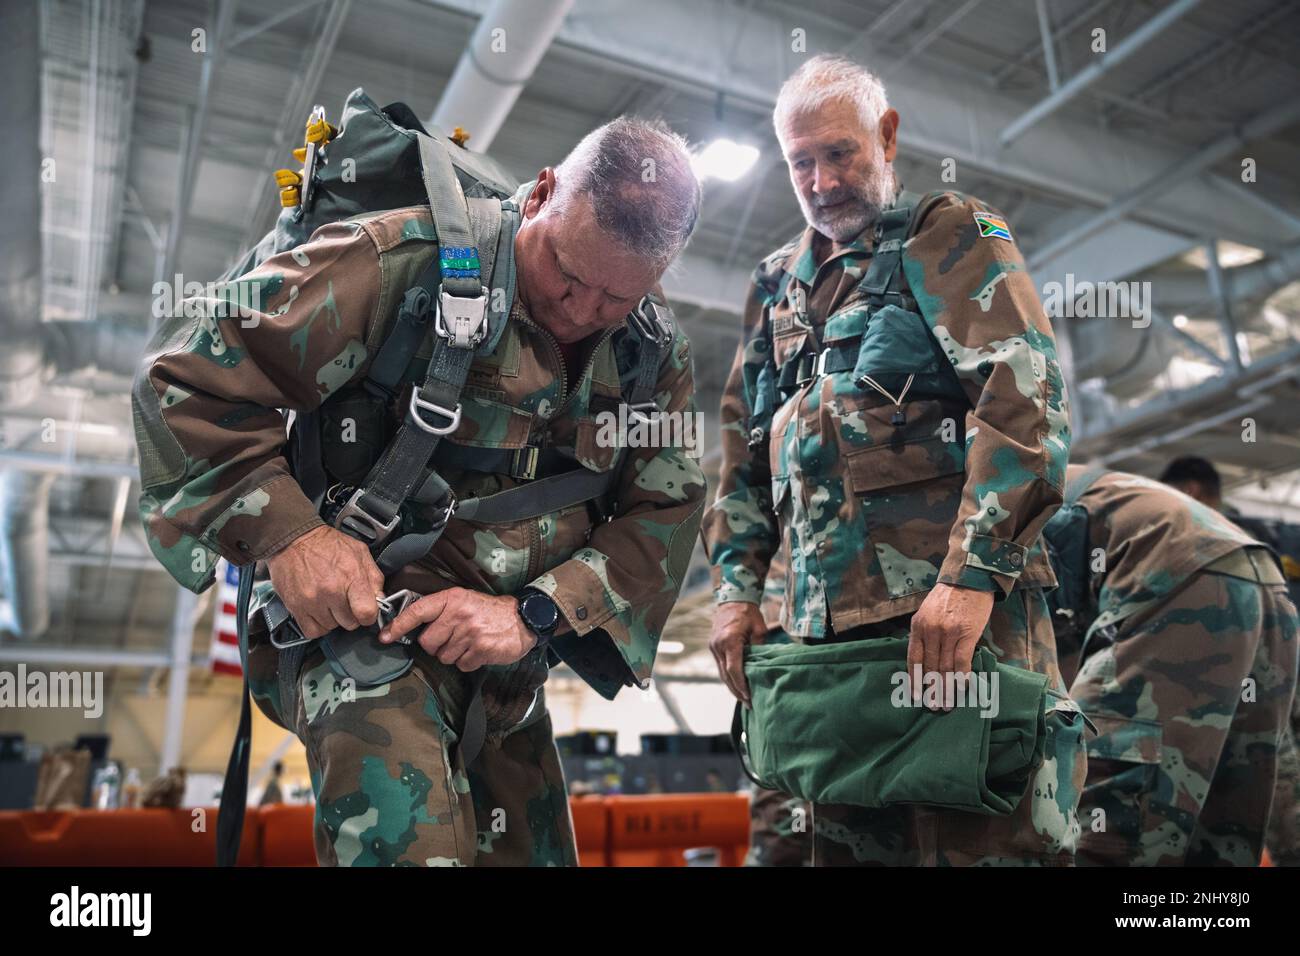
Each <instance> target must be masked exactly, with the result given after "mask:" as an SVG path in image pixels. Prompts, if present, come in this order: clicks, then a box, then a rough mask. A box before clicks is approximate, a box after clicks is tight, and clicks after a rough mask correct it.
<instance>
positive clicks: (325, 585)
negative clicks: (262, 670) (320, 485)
mask: <svg viewBox="0 0 1300 956" xmlns="http://www.w3.org/2000/svg"><path fill="white" fill-rule="evenodd" d="M266 566H267V568H268V569H270V572H271V583H272V584H273V585H275V593H276V594H278V595H279V596H280V600H282V601H283V602H284V606H285V607H286V608H288V609H289V613H290V614H292V615H293V619H294V620H295V621H297V622H298V628H299V629H300V630H301V631H302V635H303V637H322V636H323V635H325V634H328V633H329V632H330V631H332V630H334V628H336V627H344V628H347V629H348V630H350V631H351V630H355V629H356V628H358V627H364V626H365V625H367V624H374V623H375V621H376V620H378V619H379V604H378V603H377V602H376V600H375V598H376V596H378V595H380V594H383V591H384V576H383V574H381V573H380V571H379V567H378V566H377V565H376V564H375V562H374V559H373V558H371V557H370V551H369V549H368V548H367V547H366V546H365V545H364V544H362V543H361V542H360V541H358V540H357V539H356V538H352V537H349V536H348V535H346V534H344V533H343V532H342V531H338V530H336V529H334V528H331V527H329V526H328V525H321V526H320V527H318V528H313V529H312V530H311V531H308V532H307V533H306V534H304V535H302V536H300V537H298V538H295V539H294V540H293V541H291V542H290V543H289V544H288V546H287V547H285V548H284V549H282V550H281V551H278V552H276V553H275V554H273V555H271V557H269V558H267V559H266Z"/></svg>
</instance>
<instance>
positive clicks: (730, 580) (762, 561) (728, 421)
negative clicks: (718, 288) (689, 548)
mask: <svg viewBox="0 0 1300 956" xmlns="http://www.w3.org/2000/svg"><path fill="white" fill-rule="evenodd" d="M765 301H766V300H765V297H764V296H763V295H762V294H761V292H760V285H759V283H758V282H757V281H756V282H754V283H751V284H750V288H749V296H748V298H747V299H746V302H745V314H744V330H743V333H742V338H741V342H740V344H739V345H738V346H737V347H736V357H735V359H734V361H733V362H732V363H731V372H730V373H729V374H728V375H727V384H726V386H725V388H724V389H723V392H722V408H721V413H720V419H719V432H720V434H721V440H722V465H721V467H720V468H719V471H718V492H717V495H716V497H715V498H714V501H713V504H712V505H710V506H709V510H708V512H707V513H706V514H705V518H704V527H703V538H704V550H705V553H706V554H707V555H708V558H709V563H710V565H711V566H712V573H713V589H714V596H715V600H716V601H717V603H719V604H726V603H730V602H736V601H744V602H747V603H750V604H760V603H761V602H762V600H763V581H764V579H765V578H766V577H767V570H768V565H769V564H770V563H771V560H772V555H773V554H774V553H775V551H776V549H777V545H778V542H779V537H778V529H777V524H776V516H775V515H774V514H773V513H772V473H771V465H770V463H769V461H768V435H767V434H766V433H764V435H763V440H762V441H760V442H758V443H756V444H755V445H754V446H753V447H751V446H750V443H749V442H750V428H749V422H750V419H751V418H752V417H753V415H754V407H755V402H756V401H757V399H758V394H757V391H758V382H759V374H760V372H762V370H763V367H764V366H765V365H766V364H767V359H768V354H769V349H770V344H769V342H768V340H767V337H766V336H765V335H764V332H763V308H764V303H765Z"/></svg>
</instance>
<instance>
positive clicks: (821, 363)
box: [813, 348, 831, 378]
mask: <svg viewBox="0 0 1300 956" xmlns="http://www.w3.org/2000/svg"><path fill="white" fill-rule="evenodd" d="M830 354H831V350H830V349H829V348H825V349H822V350H821V351H820V352H818V353H817V358H816V359H815V360H814V361H813V378H821V377H822V376H823V375H825V374H826V357H827V356H828V355H830Z"/></svg>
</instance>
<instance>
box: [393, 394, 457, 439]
mask: <svg viewBox="0 0 1300 956" xmlns="http://www.w3.org/2000/svg"><path fill="white" fill-rule="evenodd" d="M406 410H407V413H408V414H410V416H411V420H412V421H413V422H415V425H416V427H417V428H420V429H422V430H423V431H426V432H428V433H429V434H430V435H450V434H451V433H452V432H454V431H455V430H456V429H457V428H458V427H459V426H460V403H459V402H457V403H456V407H455V408H443V407H442V406H441V405H439V404H437V403H436V402H427V401H425V400H424V399H422V398H421V397H420V393H419V391H418V390H413V391H412V392H411V401H410V402H409V403H408V404H407V406H406ZM422 411H424V412H432V413H433V414H434V415H439V416H441V417H442V418H444V419H446V420H447V422H448V424H446V425H430V424H429V423H428V422H426V421H425V420H424V418H423V416H421V414H420V412H422Z"/></svg>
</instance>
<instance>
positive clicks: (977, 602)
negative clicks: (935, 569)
mask: <svg viewBox="0 0 1300 956" xmlns="http://www.w3.org/2000/svg"><path fill="white" fill-rule="evenodd" d="M992 613H993V594H992V592H991V591H977V590H975V589H973V588H959V587H954V586H953V585H951V584H936V585H935V586H934V589H933V590H932V591H931V592H930V593H929V594H927V595H926V597H925V600H924V601H923V602H922V603H921V606H920V607H919V608H917V609H916V613H915V614H913V615H912V633H911V639H910V640H909V641H908V644H907V679H908V682H909V683H910V684H911V686H912V700H913V701H915V702H917V703H919V702H920V700H921V692H922V683H923V681H922V682H918V681H914V680H913V679H912V678H913V676H914V672H915V670H916V667H917V665H918V664H919V665H920V666H921V673H922V678H923V679H924V675H925V674H929V673H931V672H938V673H940V674H948V673H951V672H953V671H956V672H960V673H967V672H969V671H970V669H971V664H972V662H973V660H974V658H975V646H976V645H977V644H978V643H979V639H980V635H981V634H983V633H984V628H985V626H986V625H987V624H988V622H989V615H990V614H992ZM944 687H945V688H947V689H951V688H952V684H951V683H950V682H949V681H946V680H945V681H944ZM944 703H945V705H946V706H947V707H952V706H953V704H954V702H953V701H951V700H947V699H946V694H945V701H944Z"/></svg>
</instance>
